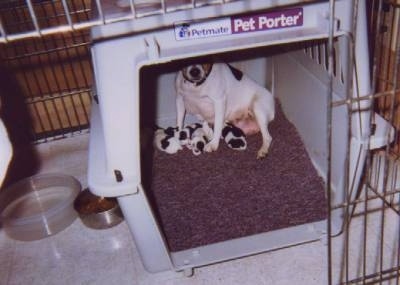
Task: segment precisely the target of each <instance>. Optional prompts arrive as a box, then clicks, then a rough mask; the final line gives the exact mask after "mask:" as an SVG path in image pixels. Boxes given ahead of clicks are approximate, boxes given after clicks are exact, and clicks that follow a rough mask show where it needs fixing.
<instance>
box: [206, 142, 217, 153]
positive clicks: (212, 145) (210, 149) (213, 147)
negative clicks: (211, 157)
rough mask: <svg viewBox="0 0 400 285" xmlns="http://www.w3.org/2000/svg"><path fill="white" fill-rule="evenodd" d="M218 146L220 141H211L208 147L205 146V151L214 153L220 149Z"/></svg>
mask: <svg viewBox="0 0 400 285" xmlns="http://www.w3.org/2000/svg"><path fill="white" fill-rule="evenodd" d="M218 144H219V141H214V140H211V141H210V142H209V143H208V144H206V145H205V146H204V151H205V152H213V151H216V150H217V149H218Z"/></svg>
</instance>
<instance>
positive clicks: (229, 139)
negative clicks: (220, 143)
mask: <svg viewBox="0 0 400 285" xmlns="http://www.w3.org/2000/svg"><path fill="white" fill-rule="evenodd" d="M222 139H223V140H224V141H225V142H226V144H227V145H228V147H230V148H231V149H233V150H245V149H246V148H247V142H246V135H245V134H244V132H243V131H242V130H241V129H239V128H238V127H236V126H234V125H232V124H231V123H225V127H224V128H223V129H222Z"/></svg>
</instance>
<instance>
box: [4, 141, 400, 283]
mask: <svg viewBox="0 0 400 285" xmlns="http://www.w3.org/2000/svg"><path fill="white" fill-rule="evenodd" d="M87 146H88V136H87V135H80V136H77V137H74V138H68V139H64V140H61V141H55V142H51V143H46V144H41V145H39V146H38V151H39V153H40V154H41V157H42V166H41V169H40V172H42V173H47V172H62V173H65V174H70V175H73V176H75V177H76V178H78V179H79V180H80V181H81V183H82V185H83V187H85V186H87V179H86V168H87ZM385 215H386V216H385V217H387V219H386V220H385V227H384V229H385V240H384V243H383V246H382V247H380V246H379V244H380V242H379V240H380V221H381V219H380V213H379V212H378V213H377V214H376V215H371V218H369V219H368V221H367V222H368V225H367V233H368V245H367V246H366V249H367V270H368V271H367V272H369V273H373V272H375V271H376V270H377V269H379V258H378V257H377V256H380V252H379V251H380V250H383V252H384V258H383V263H384V266H389V267H391V266H394V265H395V264H396V262H397V261H396V259H395V254H394V253H395V252H396V250H395V249H396V248H397V240H398V229H399V228H398V217H397V216H396V215H394V214H393V213H392V212H390V211H387V212H386V213H385ZM363 229H364V227H363V220H362V219H360V218H359V219H354V220H353V221H352V224H351V231H350V233H351V234H350V236H349V244H350V250H349V260H350V262H349V264H350V266H349V268H350V270H349V277H350V279H351V278H353V277H355V276H357V274H358V273H359V272H362V271H361V270H362V266H361V264H362V258H361V257H362V254H361V253H362V242H360V238H361V236H362V233H363ZM343 239H344V235H341V236H339V237H336V238H335V239H334V240H333V244H334V247H333V248H334V251H333V255H334V260H333V265H334V266H333V272H334V273H335V278H336V279H337V278H338V277H339V276H345V275H346V272H345V271H344V270H342V268H344V267H343V264H344V260H345V258H344V256H345V255H343V254H342V253H343V251H342V248H343ZM326 253H327V247H326V244H324V243H323V242H322V241H316V242H312V243H306V244H302V245H298V246H294V247H290V248H285V249H281V250H276V251H272V252H267V253H263V254H258V255H254V256H250V257H246V258H241V259H236V260H232V261H229V262H223V263H219V264H215V265H210V266H205V267H202V268H198V269H196V270H195V274H194V276H193V277H185V276H183V274H181V273H176V272H161V273H157V274H151V273H147V272H146V271H145V270H144V268H143V266H142V264H141V262H140V258H139V255H138V252H137V250H136V248H135V244H134V242H133V240H132V239H131V236H130V234H129V229H128V227H127V224H126V223H125V222H123V223H121V224H119V225H118V226H116V227H114V228H111V229H108V230H100V231H99V230H91V229H88V228H86V227H85V226H84V225H83V224H82V223H81V221H80V220H79V219H77V220H76V221H75V222H74V223H73V224H72V225H71V226H69V227H68V228H67V229H65V230H64V231H62V232H60V233H58V234H56V235H54V236H52V237H48V238H46V239H43V240H38V241H32V242H21V241H15V240H11V239H9V238H8V237H7V236H6V234H5V233H4V230H2V229H1V228H0V284H4V285H12V284H40V285H41V284H57V285H61V284H66V285H67V284H68V285H71V284H96V285H102V284H119V285H124V284H139V285H141V284H146V285H153V284H166V285H168V284H170V285H177V284H182V285H184V284H188V285H189V284H190V285H197V284H211V285H213V284H216V285H217V284H229V285H235V284H240V285H246V284H249V285H253V284H254V285H255V284H257V285H258V284H273V285H289V284H290V285H292V284H297V285H302V284H304V285H313V284H318V285H319V284H327V257H326ZM389 267H388V268H389ZM385 268H386V267H385ZM342 280H343V279H342ZM335 284H336V282H335ZM382 284H396V283H395V282H394V281H391V282H390V283H382Z"/></svg>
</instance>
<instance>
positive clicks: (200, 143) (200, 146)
mask: <svg viewBox="0 0 400 285" xmlns="http://www.w3.org/2000/svg"><path fill="white" fill-rule="evenodd" d="M204 146H205V145H204V142H201V141H200V142H198V143H197V144H196V148H197V149H198V150H199V151H201V152H203V150H204Z"/></svg>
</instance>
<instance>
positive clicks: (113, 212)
mask: <svg viewBox="0 0 400 285" xmlns="http://www.w3.org/2000/svg"><path fill="white" fill-rule="evenodd" d="M74 208H75V210H76V211H77V212H78V215H79V217H80V219H81V220H82V222H83V224H84V225H85V226H87V227H89V228H92V229H107V228H111V227H113V226H116V225H118V224H119V223H121V222H122V221H123V219H124V218H123V214H122V212H121V209H120V207H119V205H118V201H117V199H115V198H105V197H99V196H96V195H94V194H93V193H91V192H90V190H89V189H85V190H83V191H82V192H81V193H79V195H78V197H76V199H75V201H74Z"/></svg>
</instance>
